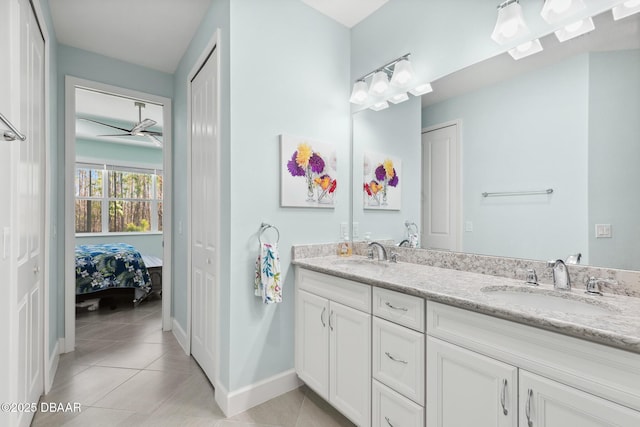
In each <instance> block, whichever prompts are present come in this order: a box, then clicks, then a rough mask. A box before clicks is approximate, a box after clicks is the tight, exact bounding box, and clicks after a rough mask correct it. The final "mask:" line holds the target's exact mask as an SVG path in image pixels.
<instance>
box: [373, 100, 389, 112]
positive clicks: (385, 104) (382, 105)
mask: <svg viewBox="0 0 640 427" xmlns="http://www.w3.org/2000/svg"><path fill="white" fill-rule="evenodd" d="M369 108H370V109H371V110H373V111H380V110H384V109H385V108H389V103H388V102H387V101H380V102H376V103H375V104H373V105H372V106H371V107H369Z"/></svg>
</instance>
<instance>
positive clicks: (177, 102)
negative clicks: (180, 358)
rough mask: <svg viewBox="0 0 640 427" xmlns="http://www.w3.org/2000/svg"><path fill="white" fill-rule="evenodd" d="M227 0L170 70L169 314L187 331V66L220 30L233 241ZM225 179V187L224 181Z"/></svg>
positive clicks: (225, 176)
mask: <svg viewBox="0 0 640 427" xmlns="http://www.w3.org/2000/svg"><path fill="white" fill-rule="evenodd" d="M229 1H230V0H213V1H212V3H211V7H210V8H209V10H208V11H207V13H206V15H205V16H204V18H203V19H202V22H201V24H200V26H199V27H198V30H197V31H196V33H195V35H194V36H193V39H192V40H191V43H190V44H189V47H188V49H187V51H186V52H185V54H184V55H183V57H182V59H181V61H180V64H179V65H178V68H177V70H176V72H175V74H174V79H173V85H174V88H175V94H174V99H173V111H174V116H173V141H174V151H173V179H174V181H173V184H174V194H173V197H174V199H173V203H174V211H173V262H174V264H173V300H172V301H173V307H172V315H173V317H174V318H175V320H176V322H178V324H179V325H180V326H181V327H182V329H183V330H185V331H186V330H187V323H188V322H190V321H191V320H190V319H188V317H187V268H188V263H187V248H188V245H187V243H188V242H187V230H188V228H187V225H188V221H189V210H188V203H187V176H188V175H187V174H188V171H187V135H188V134H187V132H188V125H187V84H188V77H189V73H190V72H191V69H192V68H193V67H194V64H195V63H196V61H197V60H198V58H199V56H200V55H201V54H202V53H203V51H204V49H205V47H206V46H207V44H208V43H209V40H210V39H211V37H213V34H214V33H215V31H216V30H217V29H220V44H221V46H220V47H219V49H220V51H219V55H220V57H219V62H220V76H219V78H220V121H221V123H220V144H221V146H220V157H221V161H220V177H221V182H222V183H223V185H222V186H221V192H220V200H221V201H223V203H221V204H220V209H221V211H220V214H221V216H220V224H221V225H222V226H221V229H220V246H221V247H222V248H229V247H230V242H231V227H230V226H229V223H230V221H231V216H230V211H231V208H230V199H231V195H230V191H231V186H230V185H229V182H230V179H231V164H230V163H231V162H230V159H231V154H230V153H231V136H230V135H231V129H230V124H229V122H230V111H229V110H230V79H231V73H230V63H231V60H230V51H231V49H230V45H229V38H230V28H229V26H230V23H229V22H230V10H229V8H230V6H229ZM224 183H226V185H224ZM219 253H220V259H221V264H220V274H219V276H218V277H219V280H220V284H221V286H220V301H221V303H220V313H219V315H218V321H219V322H220V324H221V325H222V327H221V328H220V335H221V336H220V354H219V357H220V365H221V369H220V377H221V381H222V383H223V384H224V385H225V386H226V387H228V385H229V348H230V336H229V333H230V327H229V325H230V322H231V312H230V307H229V304H228V303H227V302H228V301H229V299H230V296H229V295H230V288H229V283H231V271H230V267H229V265H230V261H229V260H230V258H231V256H232V255H231V252H230V251H229V250H228V249H224V250H221V251H219Z"/></svg>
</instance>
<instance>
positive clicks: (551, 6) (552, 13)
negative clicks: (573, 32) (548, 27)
mask: <svg viewBox="0 0 640 427" xmlns="http://www.w3.org/2000/svg"><path fill="white" fill-rule="evenodd" d="M584 8H585V5H584V2H583V1H582V0H546V1H545V2H544V6H542V11H540V15H542V18H543V19H544V20H545V21H547V22H548V23H549V24H555V23H556V22H560V21H562V20H563V19H565V18H568V17H570V16H571V15H574V14H575V13H576V12H578V11H580V10H582V9H584Z"/></svg>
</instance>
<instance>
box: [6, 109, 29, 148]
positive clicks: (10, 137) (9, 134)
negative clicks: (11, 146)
mask: <svg viewBox="0 0 640 427" xmlns="http://www.w3.org/2000/svg"><path fill="white" fill-rule="evenodd" d="M0 120H2V121H3V122H4V124H5V125H7V127H8V128H9V129H10V130H5V131H4V135H3V136H4V140H5V141H15V140H16V138H17V139H19V140H20V141H24V140H25V139H27V137H26V136H25V135H23V134H21V133H20V131H19V130H18V129H16V127H15V126H14V125H12V124H11V122H10V121H9V119H7V118H6V117H5V116H4V114H2V113H0Z"/></svg>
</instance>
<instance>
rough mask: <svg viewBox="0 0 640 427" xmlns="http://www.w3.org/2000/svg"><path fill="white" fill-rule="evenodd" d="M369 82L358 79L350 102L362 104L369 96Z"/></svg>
mask: <svg viewBox="0 0 640 427" xmlns="http://www.w3.org/2000/svg"><path fill="white" fill-rule="evenodd" d="M367 89H368V88H367V82H365V81H364V80H358V81H357V82H355V84H354V85H353V91H352V92H351V98H349V102H351V103H352V104H357V105H362V104H364V102H365V101H366V100H367V98H368V97H369V94H368V93H367Z"/></svg>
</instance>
